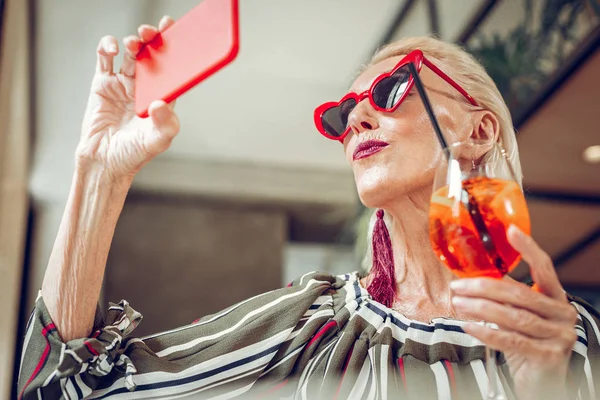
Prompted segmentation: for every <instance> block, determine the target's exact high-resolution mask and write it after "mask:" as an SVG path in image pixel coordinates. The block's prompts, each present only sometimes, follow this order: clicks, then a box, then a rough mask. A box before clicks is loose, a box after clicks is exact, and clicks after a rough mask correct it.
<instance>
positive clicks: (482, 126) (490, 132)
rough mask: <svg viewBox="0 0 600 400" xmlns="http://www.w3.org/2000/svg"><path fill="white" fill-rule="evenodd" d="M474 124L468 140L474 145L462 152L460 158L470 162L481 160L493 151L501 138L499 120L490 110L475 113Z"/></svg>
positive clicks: (463, 149) (464, 148)
mask: <svg viewBox="0 0 600 400" xmlns="http://www.w3.org/2000/svg"><path fill="white" fill-rule="evenodd" d="M471 115H472V117H471V118H472V119H471V121H472V124H471V125H470V127H469V128H470V129H471V131H470V132H466V133H468V135H469V136H468V140H470V141H472V144H471V145H469V146H465V147H463V148H461V150H460V156H459V157H460V158H464V159H466V160H468V161H469V162H472V161H474V160H478V159H480V158H481V157H482V156H483V155H485V154H486V153H487V152H488V151H490V150H491V149H492V147H493V146H494V144H495V143H496V142H497V141H498V137H499V136H500V123H499V121H498V118H497V117H496V116H495V115H494V113H492V112H491V111H488V110H481V111H475V112H473V113H472V114H471Z"/></svg>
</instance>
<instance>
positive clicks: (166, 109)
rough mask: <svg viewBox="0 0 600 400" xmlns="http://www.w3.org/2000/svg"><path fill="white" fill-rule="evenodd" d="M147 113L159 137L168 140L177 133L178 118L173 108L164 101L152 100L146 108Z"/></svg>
mask: <svg viewBox="0 0 600 400" xmlns="http://www.w3.org/2000/svg"><path fill="white" fill-rule="evenodd" d="M148 114H149V115H150V118H151V119H152V123H153V124H154V127H155V128H156V130H157V131H158V134H159V136H160V139H162V140H165V141H169V142H170V141H171V140H172V139H173V138H174V137H175V136H176V135H177V133H179V118H178V117H177V114H175V111H173V108H172V107H171V106H170V105H168V104H167V103H165V102H164V101H162V100H155V101H153V102H152V104H150V107H149V109H148Z"/></svg>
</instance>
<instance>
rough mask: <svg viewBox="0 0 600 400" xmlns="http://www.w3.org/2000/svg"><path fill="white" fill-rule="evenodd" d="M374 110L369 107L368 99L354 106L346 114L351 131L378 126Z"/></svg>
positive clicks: (373, 128)
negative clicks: (348, 113)
mask: <svg viewBox="0 0 600 400" xmlns="http://www.w3.org/2000/svg"><path fill="white" fill-rule="evenodd" d="M375 113H376V111H375V110H374V109H373V108H372V107H371V105H370V104H369V101H368V100H363V101H361V102H360V103H358V104H357V105H356V107H354V110H352V112H351V113H350V115H349V116H348V126H350V129H352V132H354V133H356V134H358V133H362V132H365V131H372V130H375V129H377V128H379V124H378V123H377V118H376V115H375Z"/></svg>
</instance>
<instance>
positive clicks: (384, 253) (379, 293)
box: [367, 209, 396, 308]
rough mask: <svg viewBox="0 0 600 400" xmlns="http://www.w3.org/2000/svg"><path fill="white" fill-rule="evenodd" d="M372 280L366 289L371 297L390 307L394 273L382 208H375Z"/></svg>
mask: <svg viewBox="0 0 600 400" xmlns="http://www.w3.org/2000/svg"><path fill="white" fill-rule="evenodd" d="M371 272H372V274H373V280H372V281H371V283H370V284H369V287H368V288H367V291H368V292H369V294H370V295H371V297H373V299H374V300H375V301H377V302H379V303H381V304H383V305H384V306H386V307H389V308H391V307H392V304H394V299H395V298H396V275H395V273H394V253H393V252H392V241H391V239H390V233H389V232H388V230H387V227H386V226H385V222H384V221H383V210H381V209H379V210H377V221H376V222H375V227H374V228H373V266H372V267H371Z"/></svg>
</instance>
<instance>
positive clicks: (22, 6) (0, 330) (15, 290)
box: [0, 0, 30, 399]
mask: <svg viewBox="0 0 600 400" xmlns="http://www.w3.org/2000/svg"><path fill="white" fill-rule="evenodd" d="M28 4H29V2H28V1H24V0H8V1H6V2H5V4H4V7H5V9H4V17H3V23H4V26H3V31H2V46H1V49H2V54H1V59H0V398H6V399H8V398H10V394H11V388H12V383H13V376H12V373H13V365H14V363H13V360H14V358H13V357H14V356H15V345H16V340H17V337H16V335H17V329H18V315H19V300H20V294H21V277H22V268H23V247H24V239H25V233H26V224H27V218H26V217H27V207H28V206H27V205H28V200H27V166H28V153H29V129H30V126H29V120H30V115H29V73H28V71H29V57H28V49H29V35H28V33H29V32H28V19H29V7H28Z"/></svg>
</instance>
